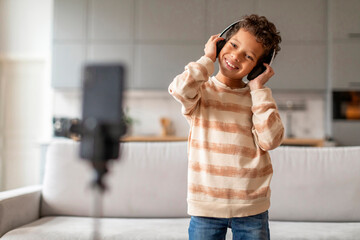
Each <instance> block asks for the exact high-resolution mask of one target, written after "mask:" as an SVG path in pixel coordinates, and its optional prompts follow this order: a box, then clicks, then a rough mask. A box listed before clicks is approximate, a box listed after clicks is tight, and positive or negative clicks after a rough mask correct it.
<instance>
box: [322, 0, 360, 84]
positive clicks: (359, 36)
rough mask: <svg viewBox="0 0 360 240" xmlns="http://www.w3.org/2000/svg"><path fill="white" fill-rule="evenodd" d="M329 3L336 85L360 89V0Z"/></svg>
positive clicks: (331, 71) (333, 73) (333, 74)
mask: <svg viewBox="0 0 360 240" xmlns="http://www.w3.org/2000/svg"><path fill="white" fill-rule="evenodd" d="M329 4H330V5H329V7H330V16H329V18H330V36H331V38H332V42H331V43H330V44H331V46H330V47H331V54H330V56H331V58H330V60H331V66H332V68H331V69H330V73H331V76H332V78H333V88H334V89H360V77H359V71H360V60H359V56H360V1H359V0H347V1H340V0H332V1H330V2H329Z"/></svg>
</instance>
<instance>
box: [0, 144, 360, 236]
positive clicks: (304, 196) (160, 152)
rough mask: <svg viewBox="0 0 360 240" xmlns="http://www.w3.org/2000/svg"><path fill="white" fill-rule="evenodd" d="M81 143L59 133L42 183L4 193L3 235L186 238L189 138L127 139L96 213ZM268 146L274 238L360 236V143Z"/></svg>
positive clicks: (0, 200)
mask: <svg viewBox="0 0 360 240" xmlns="http://www.w3.org/2000/svg"><path fill="white" fill-rule="evenodd" d="M78 147H79V143H77V142H73V141H71V140H64V139H61V140H55V141H54V142H53V143H52V144H51V145H50V147H49V149H48V152H47V160H46V161H47V162H46V168H45V177H44V183H43V185H42V186H33V187H27V188H22V189H16V190H11V191H7V192H2V193H0V236H1V239H2V240H3V239H4V240H10V239H11V240H15V239H16V240H18V239H19V240H20V239H21V240H27V239H31V240H52V239H79V240H83V239H91V236H92V234H93V231H94V229H99V234H100V237H99V239H107V240H111V239H126V240H131V239H166V240H170V239H187V238H188V237H187V236H188V235H187V228H188V224H189V216H188V215H187V213H186V181H187V153H186V148H187V143H186V142H153V143H150V142H130V143H123V144H121V158H120V160H118V161H113V162H112V163H111V164H110V165H111V166H110V173H109V174H108V176H107V177H106V182H107V185H108V187H109V190H108V191H107V192H105V195H104V197H103V212H102V216H103V217H102V218H97V219H93V218H91V217H89V216H91V214H92V209H93V208H92V205H93V204H92V202H93V200H94V198H93V196H94V194H93V191H91V187H90V181H91V178H92V177H91V176H92V171H91V168H90V167H89V166H88V164H87V162H86V160H82V159H79V157H78ZM270 154H271V157H272V161H273V168H274V176H273V180H272V184H271V188H272V205H271V208H270V210H269V216H270V231H271V239H273V240H280V239H284V240H285V239H286V240H289V239H327V240H328V239H341V240H347V239H360V147H333V148H311V147H280V148H277V149H276V150H273V151H271V152H270ZM228 233H229V234H228V235H227V239H231V230H229V231H228Z"/></svg>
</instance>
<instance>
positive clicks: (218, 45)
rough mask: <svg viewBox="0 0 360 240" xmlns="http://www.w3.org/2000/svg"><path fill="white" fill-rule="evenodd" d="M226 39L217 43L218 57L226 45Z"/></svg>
mask: <svg viewBox="0 0 360 240" xmlns="http://www.w3.org/2000/svg"><path fill="white" fill-rule="evenodd" d="M225 43H226V40H220V41H218V42H217V43H216V57H218V56H219V53H220V51H221V49H222V48H223V47H224V46H225Z"/></svg>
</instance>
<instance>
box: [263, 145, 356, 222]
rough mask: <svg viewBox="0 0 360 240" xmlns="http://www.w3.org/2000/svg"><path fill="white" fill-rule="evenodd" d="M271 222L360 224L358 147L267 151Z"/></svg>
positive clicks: (288, 148)
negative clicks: (270, 190)
mask: <svg viewBox="0 0 360 240" xmlns="http://www.w3.org/2000/svg"><path fill="white" fill-rule="evenodd" d="M270 156H271V159H272V163H273V169H274V175H273V179H272V183H271V189H272V195H271V207H270V210H269V218H270V219H271V220H285V221H360V204H359V203H360V172H359V169H360V147H333V148H311V147H280V148H277V149H275V150H273V151H270Z"/></svg>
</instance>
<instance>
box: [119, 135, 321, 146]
mask: <svg viewBox="0 0 360 240" xmlns="http://www.w3.org/2000/svg"><path fill="white" fill-rule="evenodd" d="M187 140H188V139H187V137H180V136H128V137H124V138H122V139H121V141H122V142H180V141H187ZM282 145H284V146H311V147H323V146H324V139H315V138H285V139H284V141H283V144H282Z"/></svg>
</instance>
